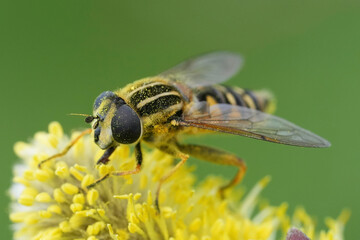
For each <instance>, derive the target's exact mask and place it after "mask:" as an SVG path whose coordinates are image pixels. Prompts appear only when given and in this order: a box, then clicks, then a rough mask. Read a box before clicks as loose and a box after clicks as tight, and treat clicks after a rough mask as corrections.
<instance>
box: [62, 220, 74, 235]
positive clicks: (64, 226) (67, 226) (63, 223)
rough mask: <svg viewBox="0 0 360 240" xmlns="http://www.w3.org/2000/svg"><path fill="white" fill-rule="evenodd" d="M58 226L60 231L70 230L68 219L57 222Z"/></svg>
mask: <svg viewBox="0 0 360 240" xmlns="http://www.w3.org/2000/svg"><path fill="white" fill-rule="evenodd" d="M59 228H60V229H61V231H63V232H64V233H67V232H71V231H72V228H71V226H70V223H69V222H68V221H63V222H61V223H60V224H59Z"/></svg>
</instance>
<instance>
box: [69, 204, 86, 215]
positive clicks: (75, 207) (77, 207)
mask: <svg viewBox="0 0 360 240" xmlns="http://www.w3.org/2000/svg"><path fill="white" fill-rule="evenodd" d="M83 207H84V205H82V204H81V203H73V204H71V205H70V209H71V211H72V212H74V213H75V212H78V211H81V210H83Z"/></svg>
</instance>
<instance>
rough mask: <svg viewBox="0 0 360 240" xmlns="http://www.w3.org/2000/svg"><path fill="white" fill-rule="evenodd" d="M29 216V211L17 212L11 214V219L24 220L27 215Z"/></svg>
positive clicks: (18, 221) (13, 220)
mask: <svg viewBox="0 0 360 240" xmlns="http://www.w3.org/2000/svg"><path fill="white" fill-rule="evenodd" d="M27 216H28V213H27V212H16V213H11V214H10V220H11V221H12V222H15V223H20V222H23V221H24V219H25V217H27Z"/></svg>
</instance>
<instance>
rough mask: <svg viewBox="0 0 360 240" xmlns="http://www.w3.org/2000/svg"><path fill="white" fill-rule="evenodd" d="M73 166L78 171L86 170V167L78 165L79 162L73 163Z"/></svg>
mask: <svg viewBox="0 0 360 240" xmlns="http://www.w3.org/2000/svg"><path fill="white" fill-rule="evenodd" d="M74 168H76V169H77V170H79V171H80V172H84V173H86V172H87V169H86V167H84V166H80V165H79V164H75V165H74Z"/></svg>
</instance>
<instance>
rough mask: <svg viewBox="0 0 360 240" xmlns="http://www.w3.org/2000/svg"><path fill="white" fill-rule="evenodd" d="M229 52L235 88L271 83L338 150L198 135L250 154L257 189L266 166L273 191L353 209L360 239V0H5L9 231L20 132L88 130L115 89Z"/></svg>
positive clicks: (4, 223)
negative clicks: (238, 67) (101, 97)
mask: <svg viewBox="0 0 360 240" xmlns="http://www.w3.org/2000/svg"><path fill="white" fill-rule="evenodd" d="M212 50H229V51H234V52H238V53H241V54H242V55H243V56H244V58H245V66H244V68H243V70H242V72H241V73H240V74H239V75H237V76H236V77H235V78H233V79H231V80H230V81H229V82H228V84H229V85H238V86H241V87H247V88H251V89H259V88H268V89H271V90H272V91H273V92H274V93H275V95H276V96H277V99H278V109H277V112H276V114H277V115H278V116H280V117H283V118H286V119H288V120H290V121H292V122H294V123H296V124H298V125H300V126H303V127H305V128H307V129H310V130H311V131H313V132H315V133H317V134H319V135H321V136H323V137H325V138H327V139H328V140H329V141H331V143H332V147H331V148H329V149H305V148H296V147H289V146H283V145H276V144H271V143H265V142H261V141H255V140H252V139H246V138H242V137H236V136H219V135H213V136H211V137H206V138H205V137H201V138H197V139H194V140H193V141H195V142H199V143H206V144H208V145H213V146H218V147H221V148H223V149H226V150H228V151H231V152H234V153H236V154H238V155H239V156H241V157H243V158H244V159H245V160H246V162H247V165H248V172H247V175H246V177H245V179H244V183H243V184H244V185H245V186H247V187H248V188H249V187H251V186H253V184H254V183H255V182H256V181H258V180H259V179H261V178H262V177H263V176H265V175H268V174H269V175H271V176H272V182H271V183H270V185H269V186H268V187H267V189H266V190H265V192H264V193H263V196H264V197H265V198H267V199H269V201H270V202H271V203H272V204H279V203H281V202H283V201H287V202H288V203H289V205H290V212H291V211H293V209H294V207H295V206H298V205H302V206H305V207H306V209H307V210H308V212H309V213H311V215H313V216H316V219H317V221H318V223H319V224H320V226H322V227H323V226H324V225H323V219H324V217H326V216H331V217H337V216H338V214H339V213H340V211H341V210H342V209H343V208H345V207H347V208H350V209H351V211H352V217H351V219H350V222H349V223H348V224H347V226H346V237H347V239H360V232H359V229H358V226H359V224H360V215H359V213H360V204H359V202H360V201H359V197H360V185H359V182H360V174H359V170H360V161H359V156H360V150H359V149H360V147H359V134H360V128H359V117H360V113H359V107H358V104H359V87H360V65H359V63H360V1H355V0H354V1H335V0H329V1H315V0H304V1H289V0H273V1H265V0H253V1H240V0H238V1H235V0H231V1H209V0H207V1H190V0H183V1H174V0H173V1H165V0H164V1H140V0H139V1H90V0H87V1H76V0H72V1H4V0H3V1H1V2H0V79H1V86H2V87H1V95H0V97H1V101H0V103H1V111H2V114H1V118H0V121H1V136H2V137H1V149H2V150H1V154H2V155H1V158H2V159H1V162H2V167H1V174H0V179H1V181H0V187H1V190H0V191H1V192H2V193H3V196H2V197H1V199H0V206H1V207H0V213H1V220H0V221H1V224H0V232H1V234H2V239H10V238H11V231H10V227H9V225H10V222H9V220H8V211H9V210H8V204H9V200H8V197H7V196H6V191H7V189H8V188H9V186H10V184H11V177H12V170H11V169H12V165H13V164H14V163H15V162H16V161H17V157H16V156H15V155H14V153H13V150H12V149H13V144H14V143H15V142H16V141H19V140H22V141H25V140H28V139H29V138H30V137H31V136H32V135H33V134H34V133H35V132H36V131H39V130H46V129H47V125H48V123H49V122H50V121H53V120H57V121H59V122H61V123H62V124H63V126H64V128H65V130H66V132H70V131H71V129H74V128H84V127H86V125H85V124H84V123H83V118H78V117H71V116H68V115H67V114H68V113H72V112H79V113H90V111H91V108H92V102H93V100H94V98H95V97H96V96H97V95H98V94H99V93H100V92H102V91H104V90H112V89H116V88H119V87H122V86H124V85H125V84H126V83H129V82H132V81H134V80H136V79H139V78H142V77H146V76H151V75H155V74H157V73H159V72H161V71H163V70H165V69H167V68H169V67H171V66H173V65H174V64H176V63H178V62H179V61H181V60H183V59H186V58H187V57H189V56H194V55H197V54H200V53H203V52H209V51H212ZM188 164H197V165H198V168H197V169H198V170H197V173H198V174H199V176H201V177H203V176H205V175H208V174H221V175H223V176H225V177H228V178H230V177H231V176H232V174H233V173H234V169H232V168H229V167H219V166H215V165H212V164H208V163H203V162H200V161H198V160H196V159H192V160H191V161H189V162H188Z"/></svg>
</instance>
